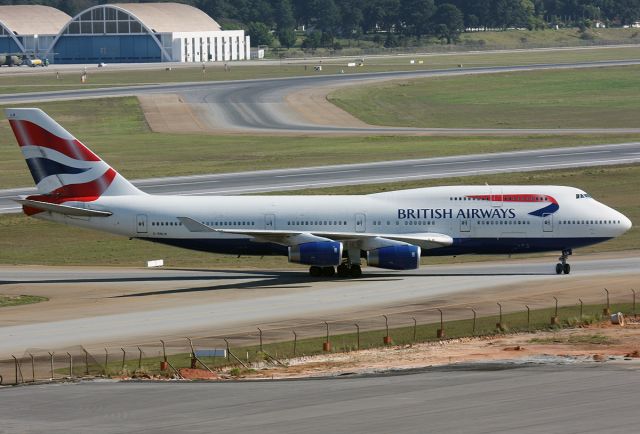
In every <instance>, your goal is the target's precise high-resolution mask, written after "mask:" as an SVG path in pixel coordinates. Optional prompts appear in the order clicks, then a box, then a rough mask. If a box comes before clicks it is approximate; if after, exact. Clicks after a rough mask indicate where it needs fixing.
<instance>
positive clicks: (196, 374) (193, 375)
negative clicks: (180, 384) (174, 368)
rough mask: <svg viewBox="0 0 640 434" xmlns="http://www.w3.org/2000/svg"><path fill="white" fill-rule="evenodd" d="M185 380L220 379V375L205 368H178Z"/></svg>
mask: <svg viewBox="0 0 640 434" xmlns="http://www.w3.org/2000/svg"><path fill="white" fill-rule="evenodd" d="M178 371H179V372H180V375H181V376H182V378H184V379H185V380H218V379H220V375H218V374H214V373H213V372H209V371H207V370H205V369H191V368H181V369H179V370H178Z"/></svg>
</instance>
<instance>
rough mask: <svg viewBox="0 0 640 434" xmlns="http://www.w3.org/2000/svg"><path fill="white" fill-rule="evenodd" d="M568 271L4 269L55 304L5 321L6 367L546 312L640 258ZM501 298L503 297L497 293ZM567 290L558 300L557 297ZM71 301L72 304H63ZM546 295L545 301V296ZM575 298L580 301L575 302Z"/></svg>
mask: <svg viewBox="0 0 640 434" xmlns="http://www.w3.org/2000/svg"><path fill="white" fill-rule="evenodd" d="M256 261H257V262H256V266H258V267H259V261H258V260H256ZM570 262H571V266H572V272H571V275H568V276H564V275H563V276H557V275H556V274H555V263H556V261H555V257H553V258H543V259H533V260H532V259H515V260H507V259H506V258H505V259H504V260H503V261H502V262H498V261H493V262H490V263H477V264H452V265H430V266H425V267H422V268H420V269H419V270H411V271H403V272H394V271H389V270H379V269H374V268H367V269H365V270H364V275H363V277H362V278H360V279H347V280H344V279H339V278H335V279H323V280H319V281H314V280H310V279H309V277H308V274H307V272H306V270H300V271H278V270H269V271H249V270H247V271H242V270H239V271H215V270H164V269H155V270H154V269H151V270H144V269H143V270H140V269H126V268H122V269H118V268H111V269H98V270H96V269H91V268H78V267H76V268H73V267H28V268H25V267H0V288H1V289H2V292H3V293H7V294H12V293H13V292H11V291H12V288H14V287H15V288H16V290H17V291H19V292H18V293H20V294H23V293H28V294H38V295H45V296H49V297H50V298H51V299H52V301H50V302H47V303H42V304H39V305H34V306H33V307H32V308H30V311H31V312H32V314H30V315H29V317H27V315H26V312H24V311H23V313H21V312H20V311H19V310H14V311H13V312H7V313H5V314H3V317H2V318H0V324H1V325H2V326H0V333H1V334H2V336H3V338H2V339H1V340H0V357H9V356H10V355H11V354H16V355H18V354H20V355H21V354H23V353H24V352H25V351H26V350H27V349H30V348H40V349H49V350H59V349H61V348H66V347H70V346H74V345H83V346H85V347H87V348H100V349H101V348H103V346H106V345H118V346H121V345H125V344H126V345H135V344H142V343H144V342H156V343H157V339H161V338H164V339H167V340H170V339H183V338H184V336H191V337H197V336H212V335H223V336H224V334H225V333H229V334H235V333H242V332H245V331H247V330H249V331H250V332H251V333H253V332H254V331H255V327H256V326H260V325H261V324H262V325H270V326H268V327H272V326H273V325H274V324H284V323H286V324H288V326H291V325H292V324H303V323H309V322H310V321H311V322H313V321H312V320H311V319H315V320H314V321H316V322H317V323H318V324H320V323H321V321H325V320H330V321H331V320H336V319H340V318H351V319H352V318H354V317H357V316H362V315H364V316H367V315H370V314H371V312H382V313H385V312H387V313H389V312H392V311H396V310H398V309H400V310H407V309H409V307H408V306H412V305H414V304H416V303H418V304H421V303H426V302H429V303H440V305H441V306H444V305H447V306H451V305H452V303H453V302H452V300H453V299H454V298H455V297H456V296H460V297H465V301H464V302H465V303H470V304H476V306H478V305H480V304H481V303H483V302H485V301H486V302H488V301H490V303H488V305H489V308H488V309H490V312H491V314H493V312H494V310H495V302H496V301H497V300H496V299H497V298H500V299H502V300H503V301H506V300H507V299H510V298H513V297H516V296H520V297H523V299H524V300H527V301H528V302H529V303H533V302H534V298H535V297H537V296H541V297H542V298H543V300H546V301H543V302H544V303H549V299H550V298H551V296H550V295H549V291H555V290H552V289H550V288H552V287H555V285H558V284H559V283H558V282H560V283H562V284H564V285H565V286H566V288H567V289H572V288H573V289H575V288H576V287H580V286H581V285H586V284H585V282H588V281H589V280H590V279H591V280H593V281H596V280H597V279H600V280H602V281H607V282H608V284H610V285H614V286H615V284H614V280H615V279H618V278H620V277H621V276H627V277H629V278H633V276H637V273H638V270H639V269H640V256H638V255H636V254H627V255H625V256H621V257H597V256H596V257H583V258H578V257H577V258H575V259H572V260H571V261H570ZM513 285H519V286H520V288H522V291H527V288H537V289H535V290H531V291H528V292H527V293H522V292H521V290H520V289H517V290H516V289H508V288H511V287H512V286H513ZM614 286H610V288H611V290H612V291H613V292H616V291H619V290H620V289H619V288H617V286H616V288H615V289H614ZM43 288H45V289H46V291H44V290H43ZM497 288H498V289H499V288H502V290H500V291H498V292H495V290H496V289H497ZM583 288H584V289H583V290H581V292H580V293H579V295H578V296H579V297H582V298H583V300H585V302H586V303H588V302H589V297H590V296H591V295H593V293H595V296H596V297H597V298H596V300H597V301H599V300H600V299H601V297H602V291H601V287H599V286H598V288H597V289H596V290H595V292H594V291H592V290H591V289H587V288H586V287H584V286H583ZM562 290H563V289H559V290H558V292H553V293H555V294H556V295H558V296H560V292H561V291H562ZM64 291H66V292H68V293H69V295H68V297H67V298H60V297H61V296H62V294H61V293H60V292H64ZM541 291H542V292H543V293H544V294H542V295H540V292H541ZM625 291H627V290H626V288H625ZM496 294H499V295H496ZM626 295H627V294H625V296H626ZM570 297H571V298H570V299H571V300H572V302H573V301H575V298H574V296H573V295H571V296H570ZM561 298H562V297H561ZM564 298H565V299H566V298H567V296H564ZM56 300H59V301H57V302H56ZM458 303H463V302H461V301H460V300H458ZM524 303H525V302H518V303H516V304H511V305H509V303H505V310H507V309H518V310H520V309H522V306H523V304H524ZM466 305H467V306H468V305H469V304H466ZM534 305H535V304H532V306H534ZM423 309H424V307H423ZM450 309H452V308H450ZM463 310H465V309H463ZM451 314H452V312H451V310H450V313H449V315H451ZM487 314H489V313H487ZM464 315H466V316H468V312H467V313H464ZM466 316H465V317H466ZM434 318H435V317H434ZM434 318H431V319H432V320H433V319H434ZM43 330H46V331H47V332H46V333H43V332H42V331H43ZM287 330H290V329H287ZM227 336H228V335H227Z"/></svg>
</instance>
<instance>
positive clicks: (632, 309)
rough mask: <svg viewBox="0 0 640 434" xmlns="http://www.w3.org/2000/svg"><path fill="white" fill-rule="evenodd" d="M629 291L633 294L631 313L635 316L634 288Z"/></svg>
mask: <svg viewBox="0 0 640 434" xmlns="http://www.w3.org/2000/svg"><path fill="white" fill-rule="evenodd" d="M631 293H632V294H633V304H632V307H631V313H632V314H633V317H634V318H636V317H637V316H636V290H635V289H632V290H631Z"/></svg>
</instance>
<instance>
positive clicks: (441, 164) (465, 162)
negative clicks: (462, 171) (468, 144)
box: [412, 160, 491, 167]
mask: <svg viewBox="0 0 640 434" xmlns="http://www.w3.org/2000/svg"><path fill="white" fill-rule="evenodd" d="M487 161H491V160H469V161H451V162H449V163H431V164H416V165H415V166H412V167H429V166H446V165H450V164H467V163H485V162H487Z"/></svg>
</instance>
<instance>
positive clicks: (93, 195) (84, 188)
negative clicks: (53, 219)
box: [22, 168, 118, 215]
mask: <svg viewBox="0 0 640 434" xmlns="http://www.w3.org/2000/svg"><path fill="white" fill-rule="evenodd" d="M117 175H118V174H117V173H116V171H115V170H113V169H111V168H110V169H109V170H107V171H106V172H105V173H104V174H103V175H102V176H101V177H100V178H98V179H95V180H93V181H90V182H86V183H84V184H68V185H63V186H62V187H60V188H57V189H55V190H53V191H52V192H51V193H49V194H39V195H34V196H29V197H27V199H31V200H38V201H40V202H47V203H55V204H61V203H64V202H71V201H74V202H93V201H94V200H96V199H98V198H99V197H100V196H102V193H104V192H105V191H106V190H107V188H109V186H110V185H111V183H112V182H113V180H114V179H115V177H116V176H117ZM22 210H23V211H24V213H25V214H26V215H33V214H38V213H40V212H43V211H42V210H39V209H36V208H32V207H30V206H23V207H22Z"/></svg>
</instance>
